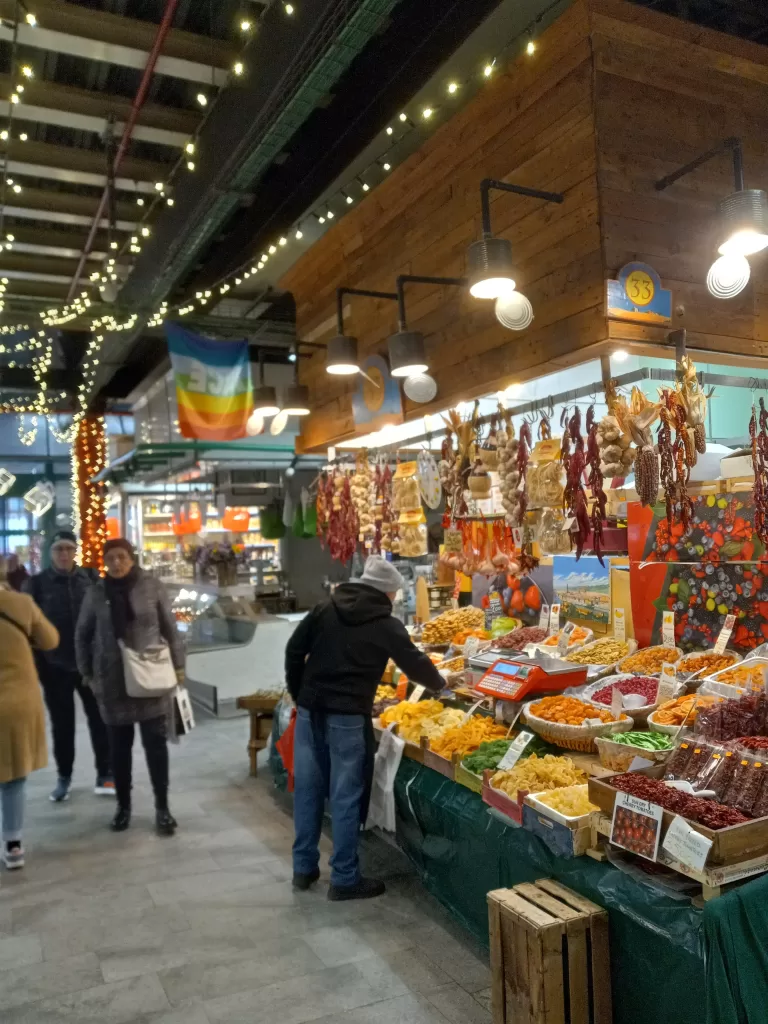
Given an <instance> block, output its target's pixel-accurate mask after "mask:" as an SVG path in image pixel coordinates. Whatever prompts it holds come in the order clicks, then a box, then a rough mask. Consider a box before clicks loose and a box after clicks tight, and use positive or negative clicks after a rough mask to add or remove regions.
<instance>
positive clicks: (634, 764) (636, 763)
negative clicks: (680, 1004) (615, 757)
mask: <svg viewBox="0 0 768 1024" xmlns="http://www.w3.org/2000/svg"><path fill="white" fill-rule="evenodd" d="M653 765H654V762H653V761H649V760H648V758H647V757H633V758H632V760H631V761H630V762H629V768H628V769H627V771H630V772H639V771H640V769H641V768H653Z"/></svg>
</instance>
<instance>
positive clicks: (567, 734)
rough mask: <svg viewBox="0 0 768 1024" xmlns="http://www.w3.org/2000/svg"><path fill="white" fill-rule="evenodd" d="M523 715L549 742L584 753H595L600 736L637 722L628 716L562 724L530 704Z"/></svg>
mask: <svg viewBox="0 0 768 1024" xmlns="http://www.w3.org/2000/svg"><path fill="white" fill-rule="evenodd" d="M523 715H524V717H525V720H526V722H527V723H528V725H529V726H530V727H531V729H532V730H533V731H534V732H535V733H537V734H538V735H539V736H541V738H542V739H543V740H546V741H547V743H551V744H552V745H553V746H555V747H563V749H565V750H579V751H581V752H582V753H584V754H594V753H595V751H596V750H597V747H596V746H595V740H596V739H597V737H598V736H610V735H611V734H613V733H617V732H629V731H630V730H631V729H634V727H635V723H634V722H633V721H632V719H631V718H629V717H628V716H627V717H625V718H622V719H620V720H619V721H616V722H600V723H597V724H595V725H561V724H560V723H559V722H548V721H547V720H546V719H544V718H538V717H537V716H536V715H534V714H533V713H532V712H531V710H530V704H526V706H525V707H524V708H523Z"/></svg>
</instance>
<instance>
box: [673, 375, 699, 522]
mask: <svg viewBox="0 0 768 1024" xmlns="http://www.w3.org/2000/svg"><path fill="white" fill-rule="evenodd" d="M670 401H671V404H672V409H671V411H672V415H673V416H674V425H675V443H674V445H673V451H674V456H675V469H676V471H677V479H676V480H675V495H676V498H677V511H678V513H679V515H680V522H681V523H682V526H683V530H684V531H685V533H688V530H689V529H690V527H691V522H692V520H693V502H692V501H691V498H690V496H689V494H688V480H689V478H690V475H691V465H695V464H696V452H695V450H694V453H693V462H692V463H691V462H690V461H689V442H692V438H691V436H690V434H689V431H688V424H687V417H686V410H685V405H684V404H683V402H681V401H680V397H679V395H677V394H676V393H673V394H672V396H671V398H670Z"/></svg>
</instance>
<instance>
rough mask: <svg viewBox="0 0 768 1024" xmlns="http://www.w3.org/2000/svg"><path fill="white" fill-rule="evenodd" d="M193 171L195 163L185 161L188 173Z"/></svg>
mask: <svg viewBox="0 0 768 1024" xmlns="http://www.w3.org/2000/svg"><path fill="white" fill-rule="evenodd" d="M194 169H195V161H194V160H187V170H188V171H194Z"/></svg>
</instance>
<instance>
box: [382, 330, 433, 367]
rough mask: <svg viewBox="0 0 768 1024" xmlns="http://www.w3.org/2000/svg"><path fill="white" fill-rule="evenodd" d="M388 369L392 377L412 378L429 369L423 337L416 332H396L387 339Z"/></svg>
mask: <svg viewBox="0 0 768 1024" xmlns="http://www.w3.org/2000/svg"><path fill="white" fill-rule="evenodd" d="M389 368H390V372H391V374H392V376H393V377H412V376H413V375H414V374H416V373H426V372H427V370H428V369H429V364H428V363H427V354H426V351H425V349H424V335H423V334H420V333H419V332H418V331H398V332H397V334H393V335H392V336H391V337H390V339H389Z"/></svg>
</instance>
